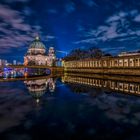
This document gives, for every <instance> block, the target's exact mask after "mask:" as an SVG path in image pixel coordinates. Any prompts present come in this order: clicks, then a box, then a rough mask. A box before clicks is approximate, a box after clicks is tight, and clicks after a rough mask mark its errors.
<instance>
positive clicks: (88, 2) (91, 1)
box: [82, 0, 98, 7]
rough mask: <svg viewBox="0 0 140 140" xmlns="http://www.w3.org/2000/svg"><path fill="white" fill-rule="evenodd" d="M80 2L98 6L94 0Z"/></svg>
mask: <svg viewBox="0 0 140 140" xmlns="http://www.w3.org/2000/svg"><path fill="white" fill-rule="evenodd" d="M82 2H83V3H84V4H86V5H87V6H89V7H93V6H96V7H98V5H97V3H95V1H93V0H82Z"/></svg>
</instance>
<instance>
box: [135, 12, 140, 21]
mask: <svg viewBox="0 0 140 140" xmlns="http://www.w3.org/2000/svg"><path fill="white" fill-rule="evenodd" d="M134 21H136V22H140V14H139V15H137V16H136V17H135V18H134Z"/></svg>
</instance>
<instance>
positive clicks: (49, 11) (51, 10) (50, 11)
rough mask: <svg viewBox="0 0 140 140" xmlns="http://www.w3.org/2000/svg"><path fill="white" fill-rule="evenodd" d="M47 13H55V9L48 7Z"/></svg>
mask: <svg viewBox="0 0 140 140" xmlns="http://www.w3.org/2000/svg"><path fill="white" fill-rule="evenodd" d="M48 13H50V14H57V10H56V9H49V10H48Z"/></svg>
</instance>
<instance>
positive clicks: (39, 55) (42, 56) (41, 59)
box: [24, 36, 56, 66]
mask: <svg viewBox="0 0 140 140" xmlns="http://www.w3.org/2000/svg"><path fill="white" fill-rule="evenodd" d="M55 60H56V57H55V51H54V48H53V47H50V48H49V50H48V54H47V52H46V47H45V45H44V44H43V43H42V42H41V41H40V38H39V37H38V36H37V37H36V38H35V40H34V41H33V42H32V43H31V44H30V46H29V49H28V51H27V53H26V55H25V56H24V65H25V66H27V65H47V66H54V65H55Z"/></svg>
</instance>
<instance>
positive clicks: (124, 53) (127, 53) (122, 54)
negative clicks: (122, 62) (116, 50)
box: [118, 52, 140, 56]
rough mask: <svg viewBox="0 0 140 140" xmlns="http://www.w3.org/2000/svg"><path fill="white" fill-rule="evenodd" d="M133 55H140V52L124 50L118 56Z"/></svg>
mask: <svg viewBox="0 0 140 140" xmlns="http://www.w3.org/2000/svg"><path fill="white" fill-rule="evenodd" d="M133 55H140V53H138V52H122V53H120V54H119V55H118V56H133Z"/></svg>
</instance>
